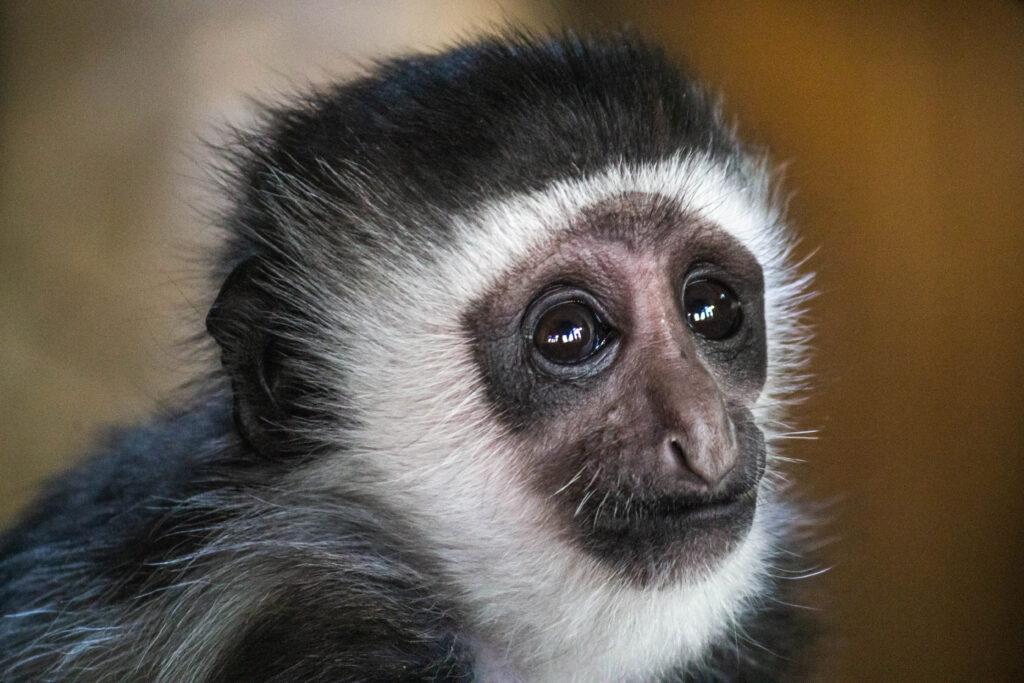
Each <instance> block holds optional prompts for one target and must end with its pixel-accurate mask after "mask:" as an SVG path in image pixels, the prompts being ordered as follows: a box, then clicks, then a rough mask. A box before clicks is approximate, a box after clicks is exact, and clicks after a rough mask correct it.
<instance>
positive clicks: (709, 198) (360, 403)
mask: <svg viewBox="0 0 1024 683" xmlns="http://www.w3.org/2000/svg"><path fill="white" fill-rule="evenodd" d="M627 192H642V193H648V194H653V195H661V196H663V197H666V198H669V199H672V200H675V201H676V202H678V204H679V206H680V207H682V209H683V210H685V211H686V212H688V213H691V214H695V215H698V216H701V217H703V218H704V219H706V220H707V221H710V222H713V223H714V224H716V225H718V226H719V227H721V228H722V229H724V230H726V231H728V232H729V233H731V234H732V235H733V236H735V237H736V238H737V239H738V240H739V241H740V242H741V243H742V244H743V245H744V246H746V247H747V248H748V249H749V250H750V251H751V252H752V253H753V254H754V255H755V257H756V258H757V259H758V260H759V262H760V263H761V265H762V268H763V270H764V274H765V281H766V301H765V307H766V325H767V336H768V361H769V362H768V380H767V384H766V386H765V390H764V392H763V394H762V396H761V398H760V399H759V401H758V404H757V405H756V406H755V407H754V414H755V418H756V419H757V420H758V423H759V425H760V426H761V428H762V429H764V430H765V433H766V436H767V437H768V442H769V456H768V457H769V468H771V465H772V453H771V440H772V438H771V437H772V435H773V433H774V432H775V431H776V430H777V426H776V425H777V420H778V415H777V414H776V412H777V408H778V407H779V406H780V405H781V403H782V401H783V400H784V399H785V398H786V394H787V392H788V390H789V384H788V382H789V379H788V377H789V375H790V374H791V372H790V371H791V370H792V369H793V368H794V367H795V365H796V363H797V362H798V361H799V359H800V357H801V351H802V339H801V334H800V331H801V328H800V327H799V325H798V321H797V315H798V310H797V306H798V305H799V303H800V302H801V301H802V291H803V286H804V284H805V283H804V281H802V280H800V279H798V278H796V277H794V276H792V275H791V268H790V266H789V265H788V259H789V250H790V244H789V242H788V241H787V238H786V237H785V235H784V234H783V232H782V226H781V218H780V216H779V214H778V213H777V211H776V210H775V209H774V208H773V207H772V205H771V201H770V196H769V195H770V189H769V187H768V179H767V177H766V175H765V174H764V173H763V172H762V170H761V169H759V168H755V167H752V166H751V167H746V168H743V169H739V168H736V169H733V170H726V169H724V168H722V167H721V166H717V165H715V164H713V163H712V162H711V161H709V160H708V159H706V158H704V157H679V158H673V159H668V160H665V161H663V162H661V163H657V164H652V165H645V166H641V167H635V168H634V167H626V166H616V167H612V168H609V169H607V170H606V171H605V172H604V173H601V174H598V175H595V176H592V177H588V178H585V179H580V180H572V181H561V182H558V183H554V184H552V185H551V186H549V187H548V188H546V189H545V190H543V191H541V192H537V193H534V194H530V195H523V196H513V197H507V198H504V199H501V200H499V201H496V202H494V203H492V204H490V205H488V206H486V207H484V208H483V209H482V210H479V211H477V212H475V213H474V214H473V215H469V216H462V217H458V218H455V219H453V220H455V221H456V224H455V229H456V231H457V233H458V235H459V236H460V238H459V239H456V240H455V241H454V245H453V246H452V247H450V248H447V249H446V250H444V251H443V252H442V253H441V254H440V255H439V257H438V262H432V263H420V262H408V261H407V260H406V261H401V262H397V263H381V264H378V268H377V273H378V278H379V279H377V280H376V281H373V282H367V281H365V280H363V281H360V282H353V283H343V284H342V285H341V291H340V292H339V294H338V295H337V299H336V301H335V302H334V304H333V305H334V306H336V310H327V311H325V312H324V319H325V327H329V326H330V325H331V320H332V318H334V317H335V316H336V323H337V324H336V325H335V328H336V329H338V330H342V329H346V328H347V329H358V330H361V331H362V333H361V334H360V335H359V336H358V337H356V338H351V337H347V336H346V337H344V338H341V337H340V336H339V338H338V339H337V340H336V341H337V345H336V347H335V348H338V349H344V351H343V356H344V357H339V359H338V360H337V367H338V368H339V373H341V372H342V371H344V386H345V388H346V392H348V393H347V397H346V398H347V400H346V403H347V404H348V405H349V406H350V407H351V408H354V410H355V414H356V416H357V423H358V427H355V428H353V429H352V430H350V431H348V432H346V433H344V434H339V435H338V438H339V439H343V440H344V442H345V443H346V444H349V445H350V446H351V448H350V449H347V450H348V451H349V452H346V453H345V455H344V458H338V459H337V460H332V459H330V458H328V459H326V461H325V462H323V463H322V464H319V465H317V466H316V469H315V471H313V472H306V473H304V475H303V477H304V480H305V481H306V482H308V483H310V484H314V483H315V485H317V486H319V487H323V486H329V487H333V488H335V489H337V490H339V492H344V491H345V490H354V491H363V492H365V491H367V490H369V491H371V492H377V493H379V494H380V495H381V497H382V498H384V499H386V500H389V501H393V502H394V503H395V505H396V506H400V508H401V511H402V512H403V513H406V514H408V515H409V521H410V523H411V524H412V525H413V526H414V527H415V528H416V530H417V532H418V533H419V534H420V535H421V536H422V538H423V539H425V543H426V545H427V547H429V548H431V549H432V550H433V551H435V552H436V553H437V557H438V559H439V560H440V565H441V566H442V567H443V568H444V572H445V574H446V576H445V579H446V580H447V581H449V582H450V583H451V585H452V587H453V591H454V593H455V596H456V598H457V600H459V601H460V603H461V605H463V606H464V608H465V609H466V611H467V613H468V614H469V616H470V618H471V620H472V626H473V628H474V638H475V640H476V641H477V643H478V645H479V647H478V651H479V662H478V664H479V665H480V666H481V668H482V669H483V670H485V671H487V672H488V676H490V677H493V678H520V679H523V680H531V681H534V680H551V681H567V680H581V681H582V680H586V681H597V680H623V679H626V680H637V679H644V678H648V677H650V676H653V675H655V674H657V673H658V672H659V671H661V670H663V669H665V668H666V667H669V666H672V665H674V664H679V663H681V662H688V661H694V660H697V659H699V658H700V657H701V655H702V653H703V652H704V651H705V649H706V647H707V646H708V644H709V643H710V642H712V641H713V640H715V639H719V638H726V637H733V636H732V634H730V633H729V631H730V629H731V628H733V627H734V621H733V620H734V618H735V617H736V616H737V615H738V614H739V613H740V612H741V611H742V610H743V609H744V608H746V607H748V606H749V605H750V604H751V602H752V601H755V600H757V598H758V595H759V593H760V591H761V588H762V582H763V578H764V576H765V571H766V563H767V561H768V559H769V557H770V555H771V553H772V546H773V533H774V532H773V524H771V523H769V522H768V521H766V520H767V519H769V518H770V517H771V516H772V511H771V506H772V498H773V493H774V492H773V491H772V490H771V488H772V487H771V483H770V482H771V478H770V477H766V478H765V480H764V482H765V483H763V484H762V491H761V495H760V498H759V501H760V502H759V509H758V513H757V515H756V517H755V520H754V524H753V527H752V529H751V532H750V534H749V536H748V538H747V539H746V541H745V542H744V543H742V544H741V545H740V546H739V547H738V548H737V549H736V550H735V551H734V552H733V553H732V554H731V555H730V556H729V557H727V558H726V559H725V561H724V562H722V563H721V564H720V565H719V566H718V567H717V568H716V569H715V570H714V571H713V572H709V573H708V575H707V576H705V577H704V578H701V579H693V580H690V581H687V582H683V583H680V584H679V585H676V586H673V587H669V588H662V589H641V588H637V587H634V586H631V585H628V584H626V583H624V582H620V581H618V580H617V579H615V577H613V576H612V575H611V574H610V572H609V570H608V569H607V568H606V567H605V566H603V565H601V564H600V563H598V562H597V561H596V560H594V559H593V558H591V557H589V556H587V555H585V554H584V553H582V552H581V551H580V550H579V549H577V548H576V547H575V546H573V545H572V544H571V543H570V542H569V541H567V540H566V539H565V538H562V537H560V536H559V533H558V531H557V526H556V525H555V524H554V523H553V521H552V520H551V519H550V518H549V514H550V510H549V507H550V506H548V505H546V502H547V501H545V500H543V499H539V498H538V496H537V494H536V493H533V492H532V491H530V490H529V489H528V488H527V486H526V484H525V482H526V481H527V477H525V476H524V475H523V474H522V473H520V472H517V471H516V468H517V467H519V466H521V465H518V464H517V463H521V462H523V461H524V459H522V458H517V457H515V455H516V453H517V448H519V444H517V442H516V440H515V438H514V437H513V436H512V435H511V434H509V433H506V431H505V430H503V429H502V428H501V426H500V424H499V422H498V421H497V420H495V418H494V416H493V415H492V413H491V409H490V407H489V404H488V401H487V400H486V397H485V395H484V390H483V386H482V381H481V377H480V372H479V368H477V366H476V363H475V361H474V358H473V354H472V345H471V343H470V340H469V339H467V337H466V335H467V332H466V330H465V329H464V326H463V321H462V318H461V316H462V315H463V313H464V312H465V311H466V310H467V309H468V308H469V306H470V305H471V303H473V302H474V301H475V300H477V299H478V298H479V297H480V296H481V295H482V294H483V293H484V292H486V291H488V289H489V288H490V287H491V286H492V284H493V283H494V282H495V281H499V280H500V279H501V277H502V276H503V274H505V273H507V272H509V271H510V269H511V268H512V267H513V266H514V265H515V264H519V263H523V262H529V259H530V258H531V255H533V254H537V253H542V252H543V249H544V248H545V245H547V244H550V243H551V242H552V240H553V239H555V238H556V237H557V236H558V234H559V232H560V231H561V230H564V229H566V228H568V227H569V226H570V225H571V224H572V222H573V218H574V217H576V216H578V215H579V214H580V212H581V211H583V210H585V209H586V208H587V207H590V206H592V205H594V204H597V203H599V202H601V201H605V200H608V199H611V198H614V197H616V196H618V195H621V194H623V193H627ZM353 320H355V321H357V322H356V324H355V325H353V324H352V321H353ZM324 334H325V335H328V334H330V330H329V329H325V330H324ZM339 335H340V333H339ZM339 353H342V352H339Z"/></svg>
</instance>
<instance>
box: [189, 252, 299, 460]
mask: <svg viewBox="0 0 1024 683" xmlns="http://www.w3.org/2000/svg"><path fill="white" fill-rule="evenodd" d="M260 270H261V268H260V261H259V259H257V258H256V257H250V258H248V259H246V260H245V261H243V262H242V263H241V264H239V265H238V266H236V267H235V269H234V270H233V271H231V274H230V275H229V276H228V278H227V280H225V281H224V285H223V286H222V287H221V290H220V293H219V294H218V295H217V300H216V301H214V303H213V306H212V307H211V308H210V311H209V313H208V314H207V316H206V329H207V331H208V332H209V333H210V336H212V337H213V338H214V340H215V341H216V342H217V344H218V345H219V346H220V351H221V365H222V366H223V368H224V371H225V372H226V373H227V375H228V378H229V379H230V380H231V391H232V394H233V399H234V418H235V424H236V425H237V427H238V430H239V432H240V433H241V435H242V437H243V438H244V439H245V440H246V441H247V442H248V443H249V444H250V445H251V446H252V447H253V448H254V449H255V450H256V451H257V452H258V453H260V454H261V455H271V454H272V453H276V452H278V446H279V442H281V441H282V436H283V434H282V432H283V426H284V424H285V422H286V420H287V417H288V415H287V411H286V410H285V409H284V408H283V407H282V405H281V402H280V401H279V384H280V378H281V371H282V367H281V361H282V356H281V353H280V349H279V345H280V343H279V342H278V341H275V335H274V334H273V330H272V329H271V325H270V321H271V320H272V315H273V300H272V297H271V296H270V294H268V293H267V292H266V291H265V290H264V289H263V288H262V287H260V286H259V280H260Z"/></svg>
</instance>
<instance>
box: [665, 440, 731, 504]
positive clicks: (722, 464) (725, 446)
mask: <svg viewBox="0 0 1024 683" xmlns="http://www.w3.org/2000/svg"><path fill="white" fill-rule="evenodd" d="M714 441H715V442H714V443H700V444H693V443H692V442H691V441H690V440H689V439H687V438H686V437H685V436H684V435H680V434H668V435H667V436H666V437H665V439H664V440H663V441H662V446H661V451H662V453H661V456H662V459H663V461H664V462H665V464H666V465H667V466H668V468H669V470H670V471H674V472H675V473H676V474H678V475H679V476H681V477H682V478H684V479H686V480H689V481H690V484H691V485H694V486H695V487H696V488H697V489H699V490H700V491H703V492H710V491H711V490H713V489H715V488H716V487H717V486H718V484H719V483H720V482H721V481H722V480H723V479H725V477H726V475H728V474H729V472H731V471H732V470H733V468H735V467H736V460H737V453H736V448H735V446H734V442H733V443H729V442H724V443H723V442H720V441H719V440H714ZM729 441H731V440H729Z"/></svg>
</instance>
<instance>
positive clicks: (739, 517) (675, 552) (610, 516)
mask: <svg viewBox="0 0 1024 683" xmlns="http://www.w3.org/2000/svg"><path fill="white" fill-rule="evenodd" d="M756 508H757V487H756V486H753V487H750V488H749V489H748V490H746V491H743V492H740V493H738V494H734V495H731V496H727V497H722V498H719V499H716V500H712V501H694V500H689V499H666V498H659V499H653V500H647V501H642V502H640V503H637V501H636V499H635V498H634V499H633V500H632V504H631V505H630V506H629V507H628V510H627V512H625V513H623V514H614V513H605V514H602V513H598V514H595V515H586V519H583V518H582V517H581V516H579V515H577V516H575V517H574V519H573V525H574V527H575V528H574V531H575V533H576V535H577V538H578V539H579V542H580V543H581V545H582V546H583V549H584V550H585V551H586V552H587V553H588V554H590V555H591V556H593V557H596V558H597V559H598V560H599V561H601V562H602V563H604V564H606V565H608V566H610V567H611V568H612V569H613V570H614V571H615V573H616V574H617V575H619V576H620V577H621V579H622V580H623V581H625V582H627V583H630V584H632V585H634V586H637V587H642V588H664V587H668V586H672V585H678V584H679V583H681V582H696V581H700V580H702V579H704V578H707V577H708V576H710V575H711V574H712V573H713V572H714V571H715V570H716V569H717V568H718V567H719V565H720V564H721V563H722V561H723V560H724V559H725V558H726V557H728V556H729V554H730V553H732V552H733V551H734V550H736V549H737V548H738V547H739V546H740V545H741V544H742V543H743V541H744V540H745V539H746V538H747V535H748V534H749V532H750V529H751V526H752V525H753V522H754V512H755V510H756ZM614 509H615V508H613V510H614Z"/></svg>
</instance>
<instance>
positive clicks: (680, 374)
mask: <svg viewBox="0 0 1024 683" xmlns="http://www.w3.org/2000/svg"><path fill="white" fill-rule="evenodd" d="M530 260H531V263H529V264H524V265H523V266H522V267H521V268H518V269H516V270H514V271H513V272H511V273H509V274H508V277H505V278H503V280H502V284H501V286H500V287H499V288H497V289H496V290H495V291H493V292H489V293H488V294H487V295H486V296H484V297H482V298H481V300H480V301H479V302H478V304H477V305H476V306H474V307H473V308H472V309H471V312H470V314H469V315H468V316H467V317H466V325H467V327H468V330H469V332H470V333H471V334H472V336H473V338H474V339H475V340H476V354H477V359H478V361H479V364H480V367H481V370H482V373H483V376H484V379H485V383H486V386H487V388H488V395H489V398H490V400H491V401H492V402H493V405H494V408H495V410H496V413H497V415H498V416H499V418H500V419H501V420H503V421H504V422H505V423H506V424H507V425H508V426H509V427H511V428H512V431H513V432H514V434H515V437H516V438H517V439H519V440H520V441H521V444H522V448H521V449H517V450H520V451H521V452H523V453H525V454H527V455H526V457H528V458H529V460H530V462H529V463H528V465H529V467H528V471H530V472H531V473H532V480H531V482H530V485H531V486H532V487H533V488H534V490H535V491H536V492H537V493H538V494H539V497H540V499H541V500H543V501H545V502H546V503H547V504H550V505H553V506H555V509H556V515H555V517H556V519H558V520H559V524H560V525H561V527H562V530H563V531H564V533H565V534H566V535H567V537H569V538H571V539H572V540H573V542H574V543H576V544H578V545H579V547H581V548H582V549H584V550H585V551H586V552H588V553H590V554H592V555H593V556H595V557H597V558H599V559H600V560H601V561H603V562H605V563H607V564H608V565H609V566H611V567H613V568H614V569H615V570H617V571H618V572H619V573H620V574H621V575H622V576H623V577H624V578H626V579H627V580H630V581H633V582H637V583H640V584H642V585H649V584H662V583H668V582H672V581H676V580H678V579H679V578H681V577H683V576H686V575H692V574H694V573H699V572H700V571H702V570H704V569H706V568H708V567H714V566H715V564H716V563H717V562H718V561H719V560H721V559H722V558H723V557H724V556H725V555H726V554H728V552H729V551H730V550H732V549H733V548H735V547H736V546H737V545H738V544H739V542H741V541H742V540H743V538H745V536H746V534H747V532H748V531H749V529H750V525H751V523H752V520H753V516H754V509H755V506H756V498H757V483H758V481H759V480H760V478H761V475H762V473H763V471H764V460H765V449H764V438H763V436H762V435H761V432H760V430H759V429H758V428H757V427H756V426H755V424H754V422H753V418H752V416H751V412H750V408H751V406H752V405H753V404H754V402H755V401H756V399H757V397H758V396H759V394H760V392H761V390H762V388H763V386H764V381H765V370H766V346H765V327H764V303H763V294H764V280H763V276H762V273H761V268H760V266H759V265H758V263H757V261H756V260H755V259H754V257H753V255H752V254H750V252H749V251H748V250H747V249H746V248H744V247H743V246H742V245H741V244H740V243H739V242H738V241H737V240H736V239H735V238H733V237H732V236H731V235H729V234H728V233H727V232H725V231H724V230H723V229H721V228H719V227H717V226H714V225H710V224H708V223H707V222H702V221H701V220H699V219H696V218H694V217H692V216H688V215H686V214H685V213H683V212H682V211H681V210H680V209H679V208H678V207H676V206H675V205H673V203H671V202H669V201H668V200H666V199H665V198H662V197H658V196H651V195H642V194H630V195H626V196H623V197H620V198H618V199H615V200H611V201H608V202H604V203H602V204H600V205H597V206H594V207H592V208H591V209H590V210H588V211H586V212H585V213H584V215H582V216H581V217H579V219H578V221H577V222H576V223H575V224H574V225H573V226H572V228H571V229H570V230H569V231H568V232H567V233H566V234H565V235H564V237H562V239H560V241H558V242H557V243H556V244H553V245H551V246H550V248H549V249H548V250H547V251H546V252H545V253H543V254H540V255H539V258H534V259H530ZM701 282H704V283H707V282H710V283H711V285H710V287H711V288H712V289H713V291H716V292H721V291H724V292H725V293H724V294H722V296H723V297H726V298H725V299H722V300H721V301H720V302H718V303H719V304H720V305H718V306H716V308H715V311H714V315H715V316H717V317H716V318H715V321H714V324H712V323H711V322H710V321H708V320H706V319H705V318H704V317H702V315H703V314H702V311H704V309H703V308H702V306H700V305H697V307H696V308H694V302H695V301H696V302H703V301H705V300H706V298H707V297H706V296H705V297H704V298H701V296H698V295H702V294H706V292H707V291H708V289H707V288H708V286H709V285H701V284H700V283H701ZM702 287H703V289H702ZM687 291H689V295H688V296H687V295H686V294H684V292H687ZM687 302H689V303H687ZM730 302H731V306H730V305H728V304H729V303H730ZM559 304H561V305H563V306H565V305H570V306H571V308H568V309H567V308H562V309H559V311H563V312H565V311H567V313H565V314H564V315H560V314H559V313H558V312H556V313H554V314H552V313H551V311H552V309H553V308H555V307H557V306H558V305H559ZM688 305H689V308H690V309H691V316H690V319H689V321H688V318H687V307H688ZM694 311H696V316H694V315H693V314H694ZM546 316H547V317H546ZM551 316H553V317H551ZM587 316H590V317H587ZM723 316H728V317H723ZM580 318H583V319H586V320H589V321H591V322H593V325H592V326H590V327H584V329H582V332H580V333H577V334H576V336H573V334H570V336H569V337H564V339H566V340H570V341H568V342H566V343H561V340H563V337H560V336H559V335H557V334H553V332H552V330H555V331H559V330H561V331H566V330H572V329H574V328H573V327H572V326H571V325H568V324H564V325H562V327H559V326H558V325H550V324H549V325H548V326H547V327H545V325H544V321H545V320H548V321H549V322H550V321H551V320H554V321H556V322H558V321H562V320H563V319H568V320H569V321H572V320H576V319H580ZM723 320H724V321H725V324H723V323H722V321H723ZM730 321H732V324H729V323H730ZM563 322H564V321H563ZM716 325H717V326H716ZM702 333H703V334H702ZM546 337H550V338H551V339H550V340H549V341H550V342H551V343H548V344H545V338H546ZM577 337H578V338H579V339H580V340H581V342H579V343H576V342H574V341H571V340H572V339H575V338H577ZM588 340H589V343H584V342H588ZM566 344H568V345H566ZM580 345H582V346H583V348H582V350H580V349H578V348H577V347H579V346H580ZM552 348H553V349H554V351H553V352H552V350H551V349H552ZM577 356H579V357H577Z"/></svg>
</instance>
